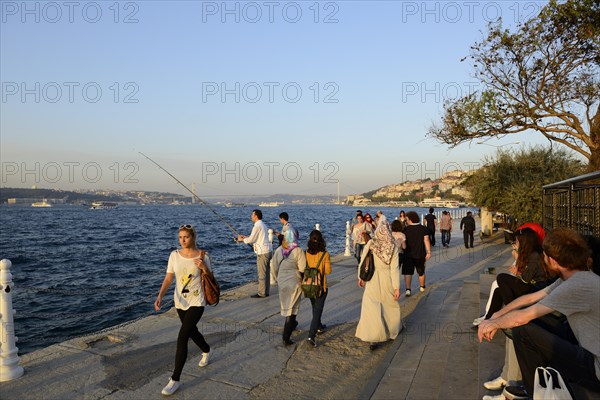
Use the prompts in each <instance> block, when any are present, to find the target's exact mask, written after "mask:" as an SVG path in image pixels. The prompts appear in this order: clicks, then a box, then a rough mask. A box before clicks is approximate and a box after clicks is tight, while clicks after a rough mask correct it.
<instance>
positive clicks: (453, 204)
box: [444, 200, 460, 208]
mask: <svg viewBox="0 0 600 400" xmlns="http://www.w3.org/2000/svg"><path fill="white" fill-rule="evenodd" d="M444 207H446V208H459V207H460V202H459V201H456V200H446V202H445V206H444Z"/></svg>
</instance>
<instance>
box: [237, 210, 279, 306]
mask: <svg viewBox="0 0 600 400" xmlns="http://www.w3.org/2000/svg"><path fill="white" fill-rule="evenodd" d="M252 222H254V227H253V228H252V232H251V233H250V236H244V235H239V236H238V239H237V240H238V242H244V243H247V244H252V245H253V248H254V252H255V253H256V268H257V270H258V293H257V294H253V295H252V296H251V297H253V298H262V297H267V296H268V295H269V289H270V279H269V275H270V270H271V268H270V261H271V257H272V256H273V245H272V244H271V242H270V241H269V233H268V229H267V225H266V224H265V223H264V222H263V221H262V211H260V210H253V211H252Z"/></svg>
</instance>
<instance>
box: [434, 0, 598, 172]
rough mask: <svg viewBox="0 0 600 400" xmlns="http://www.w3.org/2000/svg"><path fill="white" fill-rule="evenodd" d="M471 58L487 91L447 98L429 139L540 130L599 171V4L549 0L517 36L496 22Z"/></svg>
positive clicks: (467, 139) (466, 138) (454, 142)
mask: <svg viewBox="0 0 600 400" xmlns="http://www.w3.org/2000/svg"><path fill="white" fill-rule="evenodd" d="M469 58H470V59H471V60H472V61H473V68H474V70H475V71H474V72H475V78H476V79H478V80H479V81H480V82H481V84H482V87H483V90H481V91H477V92H475V93H470V94H468V95H466V96H463V97H461V98H459V99H457V100H455V101H447V102H446V103H445V104H444V115H443V117H442V121H441V124H440V125H438V124H436V123H433V124H432V125H431V126H430V128H429V129H428V135H429V136H431V137H433V138H435V139H437V140H439V141H441V142H443V143H446V144H448V145H450V147H454V146H457V145H458V144H460V143H464V142H470V141H472V140H474V139H478V138H490V137H502V136H505V135H509V134H515V133H520V132H525V131H535V132H539V133H541V134H542V135H544V136H545V137H546V138H547V139H548V140H550V141H551V142H558V143H561V144H562V145H564V146H567V147H568V148H570V149H571V150H573V151H575V152H577V153H579V154H581V155H582V156H583V157H585V158H587V159H588V161H589V165H588V169H589V170H591V171H595V170H598V169H600V2H598V1H597V0H567V1H566V2H564V3H561V4H559V3H558V2H557V1H556V0H551V1H550V2H549V3H548V4H547V5H546V6H545V7H544V8H543V9H542V10H541V12H540V14H539V15H538V16H536V17H534V18H532V19H531V20H529V21H527V22H525V23H522V24H519V25H518V26H517V28H516V32H514V33H511V32H510V31H509V30H508V29H503V27H502V22H501V21H499V22H498V23H492V24H490V25H489V27H488V32H487V37H486V38H485V39H483V40H482V42H481V43H476V44H475V45H474V46H473V47H471V55H470V57H465V59H469ZM465 59H463V61H464V60H465Z"/></svg>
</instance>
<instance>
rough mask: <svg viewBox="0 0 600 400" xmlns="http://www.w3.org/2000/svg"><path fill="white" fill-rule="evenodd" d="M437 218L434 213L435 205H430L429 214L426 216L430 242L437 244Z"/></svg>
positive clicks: (432, 244)
mask: <svg viewBox="0 0 600 400" xmlns="http://www.w3.org/2000/svg"><path fill="white" fill-rule="evenodd" d="M436 219H437V218H436V217H435V215H434V214H433V207H429V214H427V215H426V216H425V226H426V227H427V230H428V233H429V243H430V244H431V246H435V220H436Z"/></svg>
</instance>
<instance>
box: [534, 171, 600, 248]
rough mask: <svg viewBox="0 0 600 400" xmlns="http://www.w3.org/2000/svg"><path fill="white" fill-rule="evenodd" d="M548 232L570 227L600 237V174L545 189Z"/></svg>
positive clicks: (562, 182) (545, 226)
mask: <svg viewBox="0 0 600 400" xmlns="http://www.w3.org/2000/svg"><path fill="white" fill-rule="evenodd" d="M543 190H544V199H543V213H544V215H543V225H544V228H545V229H547V230H548V229H554V228H559V227H567V228H571V229H574V230H576V231H577V232H579V233H580V234H582V235H593V236H596V237H600V171H596V172H592V173H590V174H586V175H582V176H578V177H576V178H572V179H567V180H565V181H561V182H557V183H553V184H550V185H546V186H544V187H543Z"/></svg>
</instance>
